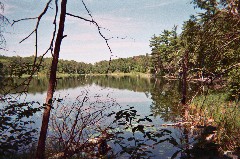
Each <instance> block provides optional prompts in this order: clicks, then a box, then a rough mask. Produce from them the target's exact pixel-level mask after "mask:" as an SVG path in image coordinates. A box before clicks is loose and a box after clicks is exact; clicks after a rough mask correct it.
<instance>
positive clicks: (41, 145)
mask: <svg viewBox="0 0 240 159" xmlns="http://www.w3.org/2000/svg"><path fill="white" fill-rule="evenodd" d="M66 6H67V0H62V2H61V14H60V21H59V26H58V33H57V37H56V42H55V46H54V54H53V59H52V65H51V71H50V79H49V84H48V91H47V98H46V107H45V109H44V112H43V118H42V127H41V132H40V137H39V140H38V146H37V152H36V157H35V158H36V159H44V158H45V157H44V152H45V143H46V136H47V130H48V122H49V117H50V111H51V108H52V98H53V93H54V91H55V87H56V72H57V65H58V57H59V52H60V47H61V42H62V39H63V32H64V23H65V16H66Z"/></svg>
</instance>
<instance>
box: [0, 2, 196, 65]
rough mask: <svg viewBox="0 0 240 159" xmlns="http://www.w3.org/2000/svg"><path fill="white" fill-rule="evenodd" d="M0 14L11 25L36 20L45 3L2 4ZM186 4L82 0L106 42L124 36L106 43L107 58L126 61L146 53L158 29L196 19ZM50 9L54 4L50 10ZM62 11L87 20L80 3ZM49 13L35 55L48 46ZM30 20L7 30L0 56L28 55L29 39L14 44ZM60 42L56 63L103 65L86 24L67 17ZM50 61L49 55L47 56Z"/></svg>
mask: <svg viewBox="0 0 240 159" xmlns="http://www.w3.org/2000/svg"><path fill="white" fill-rule="evenodd" d="M2 2H3V3H5V12H4V14H5V15H6V16H7V17H8V18H9V19H10V21H12V20H17V19H21V18H26V17H36V16H38V15H39V14H40V12H41V11H42V10H43V8H44V5H45V4H46V2H47V0H41V1H39V0H2ZM190 2H191V0H85V3H86V5H87V7H88V8H89V10H90V11H91V13H92V15H93V17H94V19H95V21H97V22H98V23H99V24H100V25H101V26H102V27H104V28H107V29H109V31H108V30H103V31H102V32H103V34H104V35H105V36H106V37H127V38H126V39H111V40H110V41H109V44H110V46H111V48H112V51H113V57H130V56H136V55H144V54H146V53H150V52H151V49H150V48H149V40H150V38H151V37H152V36H153V34H156V35H159V34H160V33H161V32H162V31H163V30H164V29H171V28H172V27H173V26H174V25H177V26H179V32H180V29H181V27H182V24H183V22H184V21H186V20H187V19H188V18H189V16H190V15H191V14H196V10H194V8H193V5H192V4H190ZM53 6H54V5H53ZM67 10H68V11H67V12H69V13H72V14H75V15H79V16H83V17H85V18H89V16H88V15H87V12H86V11H85V10H84V8H83V5H82V3H81V0H68V8H67ZM53 15H54V10H53V9H49V10H48V13H47V14H46V15H45V16H44V17H43V19H42V22H41V24H40V28H39V55H40V54H41V53H43V52H44V51H45V50H46V48H47V47H48V45H49V42H50V38H51V35H52V33H51V32H52V31H53V25H52V20H53ZM35 24H36V20H31V21H23V22H19V23H17V24H16V25H14V26H13V27H11V26H8V27H7V30H6V31H7V33H6V34H5V37H6V40H7V49H8V50H9V51H6V52H1V54H3V55H7V56H12V55H20V56H30V55H33V54H34V36H32V37H31V38H29V39H28V40H27V41H25V42H23V43H22V44H19V41H21V39H23V38H24V37H26V36H27V35H28V34H29V33H31V32H32V30H33V29H34V27H35ZM65 34H66V35H67V37H66V38H64V39H63V42H62V48H61V53H60V58H61V59H68V60H76V61H79V62H80V61H83V62H91V63H94V62H97V61H100V60H109V58H110V56H111V55H110V52H109V51H108V48H107V46H106V44H105V41H104V40H103V39H102V38H101V37H100V35H99V34H98V30H97V28H96V27H95V26H94V25H93V24H90V23H88V22H85V21H82V20H79V19H76V18H73V17H69V16H67V19H66V25H65ZM48 56H50V55H48Z"/></svg>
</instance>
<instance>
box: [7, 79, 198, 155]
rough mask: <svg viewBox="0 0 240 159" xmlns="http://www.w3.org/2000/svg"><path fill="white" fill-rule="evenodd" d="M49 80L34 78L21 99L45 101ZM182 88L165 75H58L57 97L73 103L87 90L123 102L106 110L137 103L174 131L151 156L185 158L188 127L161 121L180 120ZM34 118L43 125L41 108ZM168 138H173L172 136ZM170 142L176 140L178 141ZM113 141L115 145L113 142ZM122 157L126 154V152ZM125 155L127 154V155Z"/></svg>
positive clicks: (157, 128) (137, 107)
mask: <svg viewBox="0 0 240 159" xmlns="http://www.w3.org/2000/svg"><path fill="white" fill-rule="evenodd" d="M12 82H16V81H12ZM47 83H48V80H47V79H45V78H42V79H33V80H32V82H31V85H30V87H29V94H28V95H23V96H21V97H20V99H19V100H25V101H39V103H40V105H42V104H43V103H44V100H45V98H46V89H47ZM195 87H196V85H189V93H191V92H194V90H195ZM180 89H181V87H180V84H179V81H169V80H164V79H155V78H139V77H112V76H98V77H94V76H86V77H85V76H81V77H74V78H62V79H58V82H57V91H56V92H55V98H57V99H58V98H61V99H64V102H65V104H66V103H67V104H68V105H73V104H74V102H75V101H76V99H78V98H80V97H81V96H83V94H84V93H86V92H87V95H88V96H89V97H91V98H89V101H88V102H91V100H92V102H94V100H96V98H98V100H101V101H102V102H111V101H114V103H118V104H119V105H120V106H116V107H111V109H108V110H106V112H107V113H109V112H111V111H115V112H116V111H120V110H121V109H125V108H129V107H134V109H135V110H136V111H137V113H138V114H140V115H141V116H142V117H145V116H148V115H150V114H153V117H151V119H153V121H152V122H151V124H154V125H155V126H154V130H155V131H159V132H161V131H162V130H165V129H166V130H168V132H169V131H171V133H168V134H167V133H166V135H165V136H164V135H163V136H161V138H159V140H163V141H162V142H158V144H156V145H155V147H154V149H151V151H152V153H151V154H152V156H153V157H152V158H163V159H164V158H171V157H172V156H174V155H175V156H176V158H181V157H182V158H184V156H185V148H186V147H184V144H185V142H186V141H185V139H186V136H185V135H184V134H186V132H185V130H183V129H182V128H172V127H163V126H162V124H166V123H174V122H177V121H178V120H179V118H180V117H181V108H179V106H178V105H179V102H180V98H181V95H180V93H179V92H180ZM14 96H16V95H14ZM109 99H111V100H109ZM67 104H66V105H67ZM33 119H34V120H35V122H36V123H35V124H34V125H32V127H36V128H39V127H40V126H41V122H40V121H41V112H39V113H37V114H36V115H35V116H34V117H33ZM187 134H188V133H187ZM131 135H132V133H131V132H128V133H126V134H125V136H124V137H126V138H127V137H130V136H131ZM135 135H136V137H137V138H139V139H143V140H144V138H143V137H142V136H143V135H142V134H141V133H136V134H135ZM167 138H172V140H168V139H167ZM127 141H128V140H127ZM143 142H146V143H148V144H153V141H149V140H146V139H145V140H144V141H143ZM171 142H176V143H177V144H176V143H171ZM187 142H190V143H191V144H193V143H194V141H193V140H192V138H189V139H188V141H187ZM110 144H111V145H113V143H110ZM132 144H134V143H130V141H129V145H132ZM113 147H114V149H115V151H118V150H119V149H120V147H119V146H116V145H115V146H113ZM190 147H191V146H190ZM178 152H179V153H178ZM122 158H124V155H123V156H122ZM125 158H127V157H126V156H125Z"/></svg>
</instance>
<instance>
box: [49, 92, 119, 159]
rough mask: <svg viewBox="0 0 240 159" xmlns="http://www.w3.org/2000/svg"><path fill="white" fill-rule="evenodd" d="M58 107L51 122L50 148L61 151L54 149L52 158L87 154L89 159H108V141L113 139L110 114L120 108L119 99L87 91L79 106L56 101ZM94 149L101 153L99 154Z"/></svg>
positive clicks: (80, 98) (82, 93)
mask: <svg viewBox="0 0 240 159" xmlns="http://www.w3.org/2000/svg"><path fill="white" fill-rule="evenodd" d="M58 101H59V102H58ZM55 104H56V105H55V109H54V110H53V113H52V115H51V118H50V120H51V122H50V128H51V129H50V130H51V131H50V135H49V136H50V137H49V139H50V142H51V144H50V145H58V146H57V147H58V148H57V149H56V147H53V152H54V153H53V155H51V154H50V155H48V156H51V157H53V156H55V157H56V156H58V157H62V158H69V157H71V156H73V155H74V154H79V153H86V155H88V156H89V157H88V158H92V157H93V156H100V155H105V154H106V153H107V151H108V150H110V148H109V147H108V146H107V140H108V139H109V138H110V137H111V136H113V135H111V133H109V132H108V129H109V126H110V125H111V122H110V120H109V117H107V114H108V113H109V110H110V109H111V108H114V109H116V108H118V107H119V105H118V103H116V100H115V99H113V98H111V97H109V96H108V95H107V96H106V97H105V96H100V95H98V94H93V95H90V93H89V91H88V90H87V89H84V90H82V91H81V93H80V95H79V96H78V97H77V98H76V100H75V102H73V103H72V102H70V104H67V102H66V99H65V100H64V103H62V102H61V100H56V101H55ZM108 121H109V122H108ZM50 147H51V146H50ZM94 149H97V150H96V153H95V152H94ZM56 152H57V153H56ZM90 156H92V157H90Z"/></svg>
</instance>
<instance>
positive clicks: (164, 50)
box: [150, 27, 180, 75]
mask: <svg viewBox="0 0 240 159" xmlns="http://www.w3.org/2000/svg"><path fill="white" fill-rule="evenodd" d="M150 47H151V48H152V53H151V59H152V65H153V67H154V70H152V73H155V74H160V75H166V74H168V75H174V74H175V72H177V70H178V62H179V60H180V54H179V51H180V45H179V37H178V36H177V27H174V28H173V29H172V30H171V31H168V30H164V31H163V32H162V34H161V35H159V36H155V35H154V36H153V37H152V38H151V40H150Z"/></svg>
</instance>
